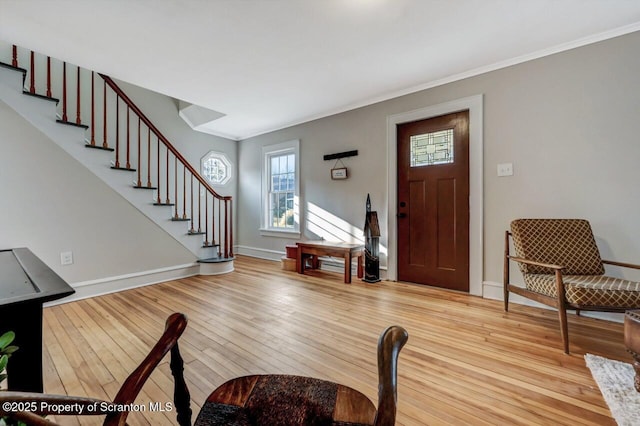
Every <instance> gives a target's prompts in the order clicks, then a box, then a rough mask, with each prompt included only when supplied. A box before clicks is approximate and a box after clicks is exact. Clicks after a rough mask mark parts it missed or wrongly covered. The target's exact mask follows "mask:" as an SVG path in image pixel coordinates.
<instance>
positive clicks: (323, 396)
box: [194, 375, 376, 426]
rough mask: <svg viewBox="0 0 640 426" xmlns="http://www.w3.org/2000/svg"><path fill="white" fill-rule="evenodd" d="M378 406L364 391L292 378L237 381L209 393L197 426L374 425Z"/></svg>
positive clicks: (308, 379) (256, 377) (255, 378)
mask: <svg viewBox="0 0 640 426" xmlns="http://www.w3.org/2000/svg"><path fill="white" fill-rule="evenodd" d="M375 415H376V408H375V406H374V405H373V403H372V402H371V401H370V400H369V399H368V398H367V397H366V396H365V395H364V394H362V393H361V392H359V391H357V390H355V389H352V388H350V387H348V386H344V385H340V384H338V383H333V382H329V381H326V380H320V379H314V378H310V377H302V376H291V375H253V376H244V377H239V378H236V379H232V380H230V381H228V382H226V383H224V384H223V385H221V386H220V387H218V388H217V389H216V390H215V391H213V392H212V393H211V395H209V397H208V398H207V400H206V401H205V403H204V404H203V406H202V410H201V411H200V413H199V415H198V417H197V419H196V422H195V424H194V426H216V425H220V426H222V425H225V426H248V425H252V426H253V425H265V426H266V425H268V426H288V425H332V426H342V425H349V426H357V425H372V424H373V422H374V420H375Z"/></svg>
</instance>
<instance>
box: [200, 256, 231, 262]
mask: <svg viewBox="0 0 640 426" xmlns="http://www.w3.org/2000/svg"><path fill="white" fill-rule="evenodd" d="M234 259H235V258H234V257H210V258H207V259H198V262H199V263H223V262H231V261H232V260H234Z"/></svg>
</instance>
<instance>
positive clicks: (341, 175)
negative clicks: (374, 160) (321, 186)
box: [331, 167, 349, 180]
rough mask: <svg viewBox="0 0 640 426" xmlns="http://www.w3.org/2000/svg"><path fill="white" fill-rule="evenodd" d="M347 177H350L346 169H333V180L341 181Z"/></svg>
mask: <svg viewBox="0 0 640 426" xmlns="http://www.w3.org/2000/svg"><path fill="white" fill-rule="evenodd" d="M347 177H349V175H348V173H347V168H346V167H340V168H337V169H331V179H333V180H340V179H346V178H347Z"/></svg>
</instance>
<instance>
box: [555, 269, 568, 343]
mask: <svg viewBox="0 0 640 426" xmlns="http://www.w3.org/2000/svg"><path fill="white" fill-rule="evenodd" d="M556 289H557V291H558V317H559V319H560V334H561V335H562V343H563V345H564V353H565V354H567V355H568V354H569V327H568V325H567V305H566V303H565V299H564V297H565V296H564V283H563V282H562V272H561V271H556Z"/></svg>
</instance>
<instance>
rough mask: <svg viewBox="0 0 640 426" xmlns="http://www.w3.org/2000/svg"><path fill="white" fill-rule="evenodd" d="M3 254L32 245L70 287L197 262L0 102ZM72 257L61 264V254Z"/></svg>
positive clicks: (1, 243) (0, 222)
mask: <svg viewBox="0 0 640 426" xmlns="http://www.w3.org/2000/svg"><path fill="white" fill-rule="evenodd" d="M0 129H2V131H1V135H0V149H1V152H2V155H0V200H2V201H1V203H0V217H1V218H2V221H0V248H1V249H6V248H12V247H28V248H29V249H31V251H33V252H34V253H35V254H36V255H37V256H38V257H40V258H41V259H42V260H43V261H44V262H45V263H46V264H47V265H48V266H49V267H51V268H52V269H53V270H54V271H56V272H57V273H58V274H59V275H60V276H61V277H62V278H63V279H65V280H66V281H67V282H69V283H70V284H72V285H73V284H74V283H78V282H84V281H91V280H97V279H103V278H107V277H116V276H121V275H126V274H133V273H139V272H144V271H150V270H156V269H161V268H166V267H169V266H176V265H183V264H188V263H192V262H194V260H195V257H194V256H193V255H192V254H191V253H190V252H188V251H187V250H186V249H185V248H184V247H183V246H182V245H180V244H179V243H178V242H176V241H175V240H174V239H173V238H171V237H170V236H169V235H168V234H166V233H165V232H164V231H162V230H161V229H160V228H159V227H158V226H157V225H155V224H154V223H152V222H151V221H149V220H148V219H147V218H146V217H145V216H143V215H142V214H141V213H140V212H139V211H138V210H136V209H135V208H134V207H133V206H132V205H131V204H129V203H128V202H127V201H126V200H125V199H123V198H122V197H120V196H119V195H117V194H116V193H115V192H114V191H113V190H111V188H109V187H108V186H107V185H106V184H105V183H103V182H102V181H101V180H100V179H99V178H97V177H96V176H95V175H94V174H92V173H91V172H90V171H89V170H88V169H86V168H85V167H84V166H82V165H81V164H80V163H78V162H77V161H76V160H74V159H73V158H71V157H70V156H69V155H68V154H67V153H66V152H64V151H63V150H62V149H61V148H60V147H58V146H57V145H56V144H55V143H54V142H52V141H51V140H50V139H48V138H47V136H45V135H44V134H42V133H40V132H39V131H38V130H37V129H35V128H34V127H33V126H32V125H31V124H30V123H28V122H27V121H26V120H25V119H23V118H22V117H21V116H19V115H18V114H17V113H16V112H15V111H14V110H13V109H11V108H10V107H8V106H7V105H6V104H5V103H3V102H0ZM62 251H73V260H74V263H73V265H68V266H61V264H60V252H62Z"/></svg>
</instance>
